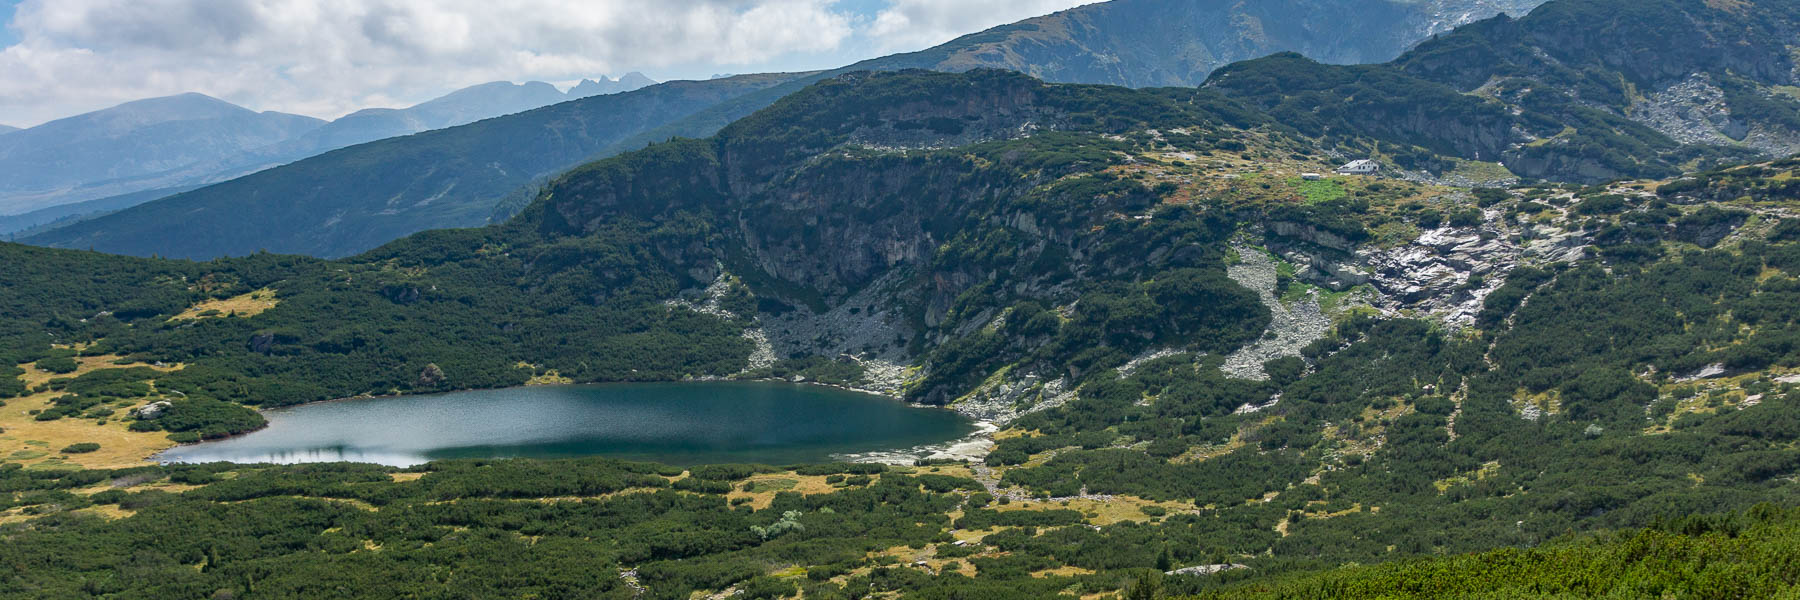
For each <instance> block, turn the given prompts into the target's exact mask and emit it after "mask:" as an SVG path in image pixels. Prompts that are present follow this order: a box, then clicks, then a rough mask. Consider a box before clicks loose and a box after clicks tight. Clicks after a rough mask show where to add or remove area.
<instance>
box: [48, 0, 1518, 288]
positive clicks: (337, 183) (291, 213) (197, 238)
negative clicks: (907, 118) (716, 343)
mask: <svg viewBox="0 0 1800 600" xmlns="http://www.w3.org/2000/svg"><path fill="white" fill-rule="evenodd" d="M1540 3H1541V0H1431V1H1427V2H1419V1H1414V0H1271V1H1266V2H1243V1H1241V0H1203V1H1198V2H1195V1H1186V0H1113V1H1112V2H1106V3H1101V4H1093V5H1089V6H1084V7H1081V8H1077V9H1073V10H1069V11H1063V12H1060V13H1057V14H1054V15H1050V16H1046V17H1040V18H1036V19H1030V20H1027V21H1023V22H1020V23H1016V24H1013V25H1006V26H1002V27H997V28H994V29H990V30H988V31H984V32H981V33H976V34H972V35H968V36H963V37H961V38H958V39H956V40H953V41H951V42H948V43H946V44H943V45H940V46H937V47H935V48H931V49H928V50H924V51H920V52H913V53H907V54H899V55H893V56H888V57H883V58H877V59H873V60H869V61H863V62H860V63H857V64H854V65H850V66H847V67H844V68H841V69H836V70H832V71H828V72H820V73H810V74H801V75H788V76H780V75H764V76H757V77H755V78H753V79H745V78H743V77H733V78H726V79H715V80H712V81H707V82H688V83H683V84H682V85H681V86H679V87H680V88H681V90H682V91H680V92H674V91H672V90H670V91H665V92H658V93H656V95H650V96H644V97H643V98H642V99H641V100H642V101H640V100H639V99H629V100H627V99H621V101H620V102H598V103H591V102H590V103H575V104H572V105H571V106H569V107H567V108H564V109H558V110H557V111H555V112H554V113H543V114H539V112H540V111H533V112H527V113H523V114H518V115H512V116H508V117H503V118H501V119H495V120H494V122H491V123H488V124H486V125H485V126H483V127H480V128H474V127H470V128H463V129H449V130H446V131H444V132H442V133H441V135H433V136H430V137H419V136H415V137H412V138H402V139H399V140H387V141H384V142H382V143H381V144H378V145H372V146H368V147H357V148H351V149H347V150H345V151H342V152H334V153H331V154H326V155H322V156H317V157H315V158H313V159H310V160H306V161H301V162H299V163H295V164H292V165H288V166H285V167H281V168H278V169H273V170H271V171H268V172H264V173H258V174H257V175H256V176H254V177H251V178H246V179H243V180H238V181H232V182H229V184H221V185H216V186H211V187H205V188H201V189H197V190H194V191H191V192H187V193H184V194H180V195H176V196H171V197H168V198H164V199H161V200H157V201H155V202H151V203H148V204H146V205H144V206H140V207H138V208H136V209H133V210H128V211H122V212H119V213H116V214H112V215H107V216H105V217H102V218H98V219H94V220H92V221H88V222H83V223H78V224H75V225H70V226H67V227H65V228H62V229H59V230H55V231H51V232H48V233H44V234H41V235H36V236H32V237H27V238H24V239H23V241H26V242H27V243H34V244H44V245H52V246H61V247H78V248H89V247H91V248H94V249H96V250H101V251H106V252H117V253H125V254H137V255H149V254H157V255H161V256H176V257H188V258H212V257H217V256H231V255H243V254H248V253H252V252H256V251H258V250H268V251H272V252H282V253H302V254H311V255H315V256H326V257H335V256H345V255H349V254H355V253H358V252H362V251H365V250H368V249H370V248H373V247H375V246H377V245H380V244H381V243H384V242H386V241H389V240H392V239H394V238H397V237H400V236H403V235H406V234H408V233H412V232H415V231H420V230H423V229H429V228H437V227H469V226H475V225H481V224H483V223H485V222H488V221H489V220H490V217H491V216H494V215H496V214H497V215H498V216H500V217H505V216H507V215H510V214H511V212H510V211H512V210H516V209H517V208H518V207H520V206H522V205H523V204H524V202H525V201H526V200H528V199H529V197H530V195H531V194H532V190H531V189H527V188H522V186H526V185H528V184H531V183H532V182H534V181H543V180H544V179H545V178H547V177H549V176H551V175H553V174H555V173H558V172H561V171H563V170H565V169H567V168H569V167H572V166H574V165H576V164H580V163H581V162H584V161H587V160H592V159H595V158H601V157H605V156H610V155H614V154H618V153H620V152H625V151H629V150H634V149H637V148H641V147H643V146H644V145H646V144H648V143H651V142H657V141H662V140H666V139H669V138H671V137H705V136H709V135H712V134H713V133H715V132H717V131H718V130H719V128H721V127H723V126H725V125H726V124H727V123H730V122H732V121H735V120H737V119H739V118H742V117H744V116H747V115H749V114H750V113H752V112H755V111H756V110H758V109H761V108H763V107H766V106H768V105H770V104H772V103H773V102H775V101H776V100H777V99H779V98H781V97H783V96H786V95H788V94H791V93H793V92H795V91H798V90H799V89H801V88H804V87H805V86H807V85H810V84H812V83H815V82H817V81H819V80H821V79H824V78H827V77H830V76H835V75H838V74H842V73H846V72H850V71H856V70H898V69H907V68H927V69H935V70H950V71H960V70H968V69H973V68H978V67H996V68H1006V69H1013V70H1020V71H1024V72H1026V73H1030V74H1032V75H1035V76H1040V77H1045V78H1048V79H1050V80H1053V81H1064V82H1076V83H1106V84H1117V85H1130V86H1151V85H1195V84H1198V83H1200V82H1201V81H1203V80H1204V79H1205V77H1206V76H1207V74H1208V73H1210V72H1211V71H1212V70H1213V69H1215V68H1217V67H1219V66H1222V65H1224V64H1227V63H1229V62H1231V61H1234V60H1240V59H1245V58H1252V57H1257V56H1263V55H1266V54H1268V53H1271V52H1275V51H1280V50H1299V51H1303V52H1308V53H1309V54H1314V55H1319V56H1323V57H1326V58H1327V59H1329V60H1338V61H1346V62H1353V61H1365V60H1386V59H1390V58H1393V57H1394V56H1396V55H1398V54H1399V53H1400V52H1402V51H1403V50H1405V49H1406V48H1407V47H1408V46H1409V45H1411V44H1412V43H1415V42H1417V41H1419V40H1422V39H1425V38H1426V37H1429V36H1430V35H1431V34H1433V33H1436V32H1440V31H1445V30H1448V29H1450V28H1451V27H1454V26H1455V25H1458V24H1462V23H1466V22H1469V21H1472V20H1475V19H1479V18H1483V17H1488V16H1492V15H1494V14H1497V13H1498V12H1500V11H1502V10H1512V11H1518V12H1522V11H1523V10H1524V9H1528V8H1530V7H1532V6H1536V5H1538V4H1540ZM1108 65H1110V66H1108ZM633 79H634V78H632V77H630V76H627V77H625V78H624V79H623V80H621V82H620V83H626V81H625V80H633ZM720 82H723V83H720ZM749 82H754V84H750V83H749ZM596 85H604V84H602V83H599V82H596ZM664 85H670V84H664ZM712 85H720V86H723V87H722V88H721V89H717V90H709V89H707V88H708V87H709V86H712ZM657 87H661V86H657ZM581 89H582V86H577V87H576V88H575V89H574V90H572V91H580V90H581ZM650 89H651V90H654V89H656V88H654V87H653V88H650ZM649 91H650V90H640V91H638V92H635V94H647V93H649ZM625 95H626V96H630V95H631V94H625ZM653 97H654V98H670V99H671V100H669V101H670V102H673V104H663V103H662V102H660V101H655V100H651V98H653ZM703 99H711V100H712V102H711V103H696V101H697V100H703ZM543 110H549V109H543ZM571 119H580V120H582V121H583V122H591V121H593V120H600V119H618V120H622V121H626V122H628V123H629V124H628V125H625V124H621V125H619V126H611V127H603V128H591V127H576V128H574V129H565V127H567V126H568V125H567V124H568V123H569V122H570V120H571ZM500 132H506V133H505V135H504V136H501V135H500ZM321 135H322V134H321ZM578 135H587V136H594V137H588V138H584V139H575V138H573V137H572V136H578ZM520 153H529V154H530V155H531V156H530V157H521V156H518V155H519V154H520ZM521 164H531V165H534V167H533V168H532V169H528V170H518V169H515V168H505V167H504V166H503V165H513V166H515V167H516V166H517V165H521ZM496 208H498V211H496ZM262 218H267V219H269V220H267V221H262V220H258V219H262ZM215 220H216V221H215Z"/></svg>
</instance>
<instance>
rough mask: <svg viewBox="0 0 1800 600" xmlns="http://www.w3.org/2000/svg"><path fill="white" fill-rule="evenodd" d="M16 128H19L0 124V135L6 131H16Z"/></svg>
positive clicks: (6, 132)
mask: <svg viewBox="0 0 1800 600" xmlns="http://www.w3.org/2000/svg"><path fill="white" fill-rule="evenodd" d="M18 130H19V128H17V127H13V126H11V125H0V135H6V134H8V133H12V132H14V131H18Z"/></svg>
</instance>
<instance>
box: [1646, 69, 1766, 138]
mask: <svg viewBox="0 0 1800 600" xmlns="http://www.w3.org/2000/svg"><path fill="white" fill-rule="evenodd" d="M1634 108H1635V109H1636V110H1634V111H1633V112H1631V113H1630V114H1629V116H1630V117H1631V118H1632V120H1635V121H1637V122H1640V123H1643V124H1645V125H1648V126H1650V127H1651V128H1652V129H1655V130H1657V131H1658V132H1661V133H1662V134H1663V135H1666V136H1669V137H1670V138H1673V139H1675V141H1678V142H1681V143H1683V144H1712V145H1720V146H1734V145H1735V146H1745V147H1748V148H1751V149H1754V150H1757V151H1759V152H1763V153H1766V154H1769V155H1773V156H1786V155H1789V154H1794V153H1795V152H1800V134H1797V133H1796V132H1794V131H1790V130H1787V129H1786V128H1783V127H1780V126H1777V125H1775V124H1773V123H1751V122H1749V121H1746V120H1744V119H1742V118H1739V117H1738V116H1737V115H1734V114H1732V111H1731V106H1730V104H1729V103H1727V102H1726V98H1725V91H1724V90H1723V89H1720V88H1719V86H1718V85H1717V83H1716V82H1714V81H1713V78H1712V77H1711V76H1709V75H1707V74H1705V73H1696V74H1693V75H1690V76H1688V77H1687V78H1686V79H1684V80H1681V81H1680V82H1678V83H1675V84H1673V85H1670V86H1668V87H1665V88H1663V89H1662V90H1659V91H1656V92H1655V93H1651V94H1647V95H1645V97H1644V99H1643V101H1642V102H1639V103H1638V104H1637V106H1635V107H1634Z"/></svg>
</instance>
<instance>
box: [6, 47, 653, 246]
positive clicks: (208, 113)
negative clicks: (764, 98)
mask: <svg viewBox="0 0 1800 600" xmlns="http://www.w3.org/2000/svg"><path fill="white" fill-rule="evenodd" d="M653 83H655V82H653V81H651V80H650V79H649V78H647V77H644V75H643V74H641V73H631V74H628V75H626V76H624V77H622V78H620V79H610V78H606V77H601V78H600V79H599V80H591V79H590V80H583V81H582V82H581V83H579V84H577V85H576V86H575V87H573V88H571V89H570V90H569V92H568V93H566V94H565V93H563V92H562V91H560V90H558V89H556V87H555V86H552V85H550V84H548V83H543V82H536V81H534V82H528V83H524V84H513V83H509V82H504V81H502V82H494V83H486V84H481V85H477V86H472V87H468V88H464V89H461V90H457V91H455V92H451V93H450V94H447V95H445V96H443V97H440V98H437V99H434V100H430V101H427V102H424V103H421V104H418V105H415V106H412V107H409V108H403V109H387V108H374V109H365V110H360V111H357V112H354V113H351V114H349V115H346V116H344V117H342V118H339V119H337V120H335V121H331V122H326V121H322V120H319V119H313V118H310V117H301V116H297V115H288V114H283V113H256V112H254V111H251V110H249V109H245V108H242V107H239V106H236V105H233V104H231V103H228V102H225V101H223V100H219V99H217V98H212V97H209V96H205V95H202V94H181V95H177V96H169V97H165V98H151V99H147V100H139V101H135V102H129V103H126V104H122V105H119V106H116V107H113V108H108V109H104V110H99V111H95V112H91V113H86V114H82V115H77V116H74V117H69V118H66V119H59V120H57V121H52V122H50V123H45V124H43V125H39V126H37V127H33V128H30V129H25V130H20V131H19V132H18V133H19V135H16V136H14V135H8V136H7V139H6V140H5V141H3V142H0V215H14V216H13V217H10V218H0V224H4V226H3V227H0V234H4V233H9V232H13V231H18V230H20V229H24V228H28V227H35V226H39V225H43V224H45V223H50V222H53V221H55V220H57V219H61V218H67V217H69V216H71V215H79V214H83V213H87V212H93V210H82V211H72V210H71V209H72V208H74V207H73V206H72V205H76V204H78V203H88V204H84V205H83V207H85V208H93V209H96V210H116V209H118V208H123V207H125V206H130V205H131V204H135V203H141V202H143V201H146V200H153V199H156V198H160V197H162V196H166V195H169V194H171V193H173V192H174V191H175V190H177V189H183V188H192V187H195V186H198V185H203V184H207V183H214V182H218V181H223V180H227V179H231V178H235V177H238V176H242V175H245V174H248V173H252V172H255V171H259V170H262V169H266V168H269V167H272V166H276V165H281V164H286V163H289V162H293V161H295V160H299V159H301V158H305V157H308V156H313V155H316V154H319V153H322V152H326V151H329V150H334V149H337V148H342V147H345V146H352V145H356V144H361V143H364V142H371V141H375V140H378V139H383V138H389V137H394V136H399V135H408V134H413V133H418V132H421V131H429V130H432V129H441V128H444V127H452V126H456V125H463V124H467V123H472V122H474V121H478V120H481V119H486V118H490V117H496V116H501V115H507V114H513V113H518V112H523V111H526V110H531V109H533V108H538V107H541V106H547V105H550V104H555V103H558V102H564V101H567V100H571V99H579V98H585V97H589V96H595V95H600V94H611V93H619V92H623V91H630V90H633V89H637V88H640V87H643V86H645V85H649V84H653ZM171 188H173V189H171ZM155 190H163V191H162V192H161V193H155V192H154V191H155ZM146 192H149V193H148V194H146ZM146 196H147V197H146ZM134 199H135V202H133V201H132V200H134ZM59 207H61V208H59ZM32 212H38V213H39V214H30V215H27V214H22V213H32Z"/></svg>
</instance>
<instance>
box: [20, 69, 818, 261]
mask: <svg viewBox="0 0 1800 600" xmlns="http://www.w3.org/2000/svg"><path fill="white" fill-rule="evenodd" d="M804 75H805V74H777V75H744V76H740V77H733V78H730V79H719V80H712V81H675V82H669V83H663V84H658V85H654V86H650V87H647V88H644V89H640V90H637V91H634V92H627V93H623V94H607V95H601V96H593V97H589V98H583V99H580V100H574V101H570V102H563V103H560V104H555V105H552V106H547V107H543V108H539V109H536V110H531V111H526V112H523V113H519V114H515V115H510V116H506V117H501V118H495V119H486V120H483V121H478V122H475V123H471V124H468V125H463V126H459V127H451V128H448V129H438V130H433V131H427V132H423V133H418V134H414V135H408V136H403V137H396V138H388V139H384V140H379V141H375V142H370V143H366V144H361V145H357V146H352V147H349V148H342V149H339V150H335V151H331V152H327V153H325V154H321V155H319V156H314V157H311V158H308V159H305V160H300V161H297V162H294V163H292V164H288V165H284V166H281V167H278V168H273V169H267V170H264V171H261V172H258V173H254V174H251V175H248V176H245V177H240V178H237V179H233V180H231V181H227V182H224V183H219V184H215V185H211V186H207V187H204V188H200V189H197V190H193V191H191V192H187V193H183V194H178V195H175V196H170V197H167V198H162V199H160V200H156V201H152V202H148V203H145V204H142V205H139V206H135V207H132V208H128V209H125V210H121V211H119V212H116V213H112V214H109V215H105V216H102V217H99V218H95V219H92V220H87V221H82V222H78V223H75V224H73V225H70V226H67V227H63V228H59V229H55V230H52V231H49V232H47V233H43V234H39V235H36V236H32V237H30V238H27V241H29V243H34V244H41V245H47V246H62V247H78V248H88V247H92V248H94V249H96V250H101V251H105V252H114V253H119V254H140V255H151V254H158V255H162V256H169V257H184V258H203V257H204V258H210V257H216V256H227V255H242V254H249V253H253V252H256V251H258V250H263V249H266V250H269V251H272V252H284V253H295V254H310V255H315V256H343V255H347V254H354V253H357V252H361V251H363V250H367V249H369V248H373V247H375V246H378V245H380V244H383V243H386V242H388V241H390V240H393V239H395V238H399V237H401V236H404V235H407V234H410V233H413V232H416V231H420V230H425V229H439V228H446V227H467V226H471V225H479V224H481V223H484V222H486V220H487V218H488V216H489V215H490V214H491V213H492V212H493V207H494V203H495V201H496V200H497V199H499V198H502V197H504V196H506V195H507V194H508V193H509V192H512V191H514V190H517V189H519V188H521V187H523V186H524V185H525V184H527V183H529V182H531V181H532V180H534V179H536V178H541V177H545V176H548V175H552V174H555V173H558V172H560V171H562V170H564V169H567V168H568V167H570V166H573V165H575V164H578V163H581V162H583V161H585V160H587V159H588V158H589V157H592V156H594V155H595V154H596V153H599V152H601V151H602V150H604V149H605V148H606V147H608V146H609V145H610V144H613V143H614V142H616V141H618V140H621V139H624V138H626V137H629V136H631V135H634V134H637V133H639V132H642V131H645V130H647V129H649V128H652V127H655V126H657V125H660V124H663V123H668V122H670V121H674V120H676V119H679V118H682V117H685V116H687V115H690V114H693V113H694V112H696V111H699V110H701V109H704V108H706V107H709V106H713V105H715V104H718V103H719V102H722V101H725V100H727V99H730V98H734V97H737V96H740V95H743V94H745V93H750V92H754V91H757V90H761V89H765V88H768V87H770V86H774V85H777V84H780V83H782V82H785V81H788V80H790V79H793V78H795V77H801V76H804Z"/></svg>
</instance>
